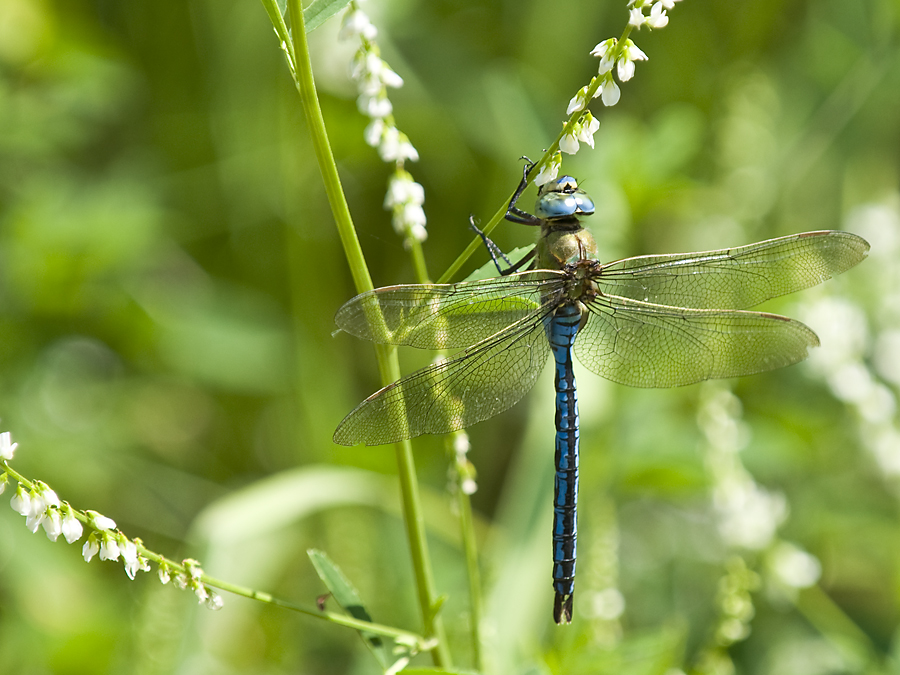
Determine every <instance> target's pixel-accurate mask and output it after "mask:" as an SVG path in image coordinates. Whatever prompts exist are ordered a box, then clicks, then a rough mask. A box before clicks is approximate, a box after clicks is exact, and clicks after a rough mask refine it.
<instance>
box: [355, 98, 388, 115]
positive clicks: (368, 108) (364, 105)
mask: <svg viewBox="0 0 900 675" xmlns="http://www.w3.org/2000/svg"><path fill="white" fill-rule="evenodd" d="M356 106H357V108H359V111H360V112H361V113H362V114H363V115H365V116H366V117H387V116H388V115H390V114H391V111H392V110H393V109H394V107H393V106H392V105H391V100H390V99H389V98H388V97H387V96H384V95H383V94H382V93H379V94H378V95H376V96H368V95H366V94H363V95H362V96H360V97H359V98H358V99H357V101H356Z"/></svg>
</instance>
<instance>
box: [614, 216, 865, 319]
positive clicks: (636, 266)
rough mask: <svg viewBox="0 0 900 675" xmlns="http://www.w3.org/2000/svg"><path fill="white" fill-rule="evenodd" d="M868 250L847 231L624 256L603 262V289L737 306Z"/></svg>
mask: <svg viewBox="0 0 900 675" xmlns="http://www.w3.org/2000/svg"><path fill="white" fill-rule="evenodd" d="M868 250H869V245H868V244H867V243H866V241H865V240H864V239H862V238H861V237H858V236H856V235H855V234H850V233H849V232H835V231H821V232H804V233H802V234H795V235H790V236H787V237H779V238H778V239H769V240H768V241H762V242H759V243H756V244H750V245H748V246H739V247H737V248H727V249H720V250H717V251H705V252H701V253H684V254H670V255H647V256H639V257H636V258H627V259H625V260H619V261H617V262H613V263H610V264H608V265H604V266H603V267H602V269H601V272H600V276H599V278H598V279H597V282H598V285H599V287H600V289H601V291H603V292H604V293H606V294H609V295H618V296H622V297H626V298H631V299H634V300H640V301H642V302H649V303H654V304H658V305H670V306H673V307H692V308H695V309H717V308H718V309H743V308H746V307H753V306H755V305H758V304H759V303H761V302H764V301H765V300H768V299H769V298H775V297H778V296H781V295H785V294H787V293H793V292H794V291H799V290H802V289H804V288H809V287H810V286H815V285H816V284H819V283H821V282H823V281H825V280H826V279H830V278H831V277H833V276H834V275H836V274H840V273H841V272H845V271H846V270H848V269H850V268H851V267H853V266H854V265H856V264H857V263H858V262H860V261H861V260H862V259H863V258H865V257H866V254H867V252H868Z"/></svg>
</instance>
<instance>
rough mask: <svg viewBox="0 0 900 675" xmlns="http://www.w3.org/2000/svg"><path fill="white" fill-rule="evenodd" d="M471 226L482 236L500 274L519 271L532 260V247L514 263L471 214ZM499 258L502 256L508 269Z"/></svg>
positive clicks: (504, 274)
mask: <svg viewBox="0 0 900 675" xmlns="http://www.w3.org/2000/svg"><path fill="white" fill-rule="evenodd" d="M469 227H471V228H472V230H474V232H475V234H477V235H478V236H479V237H481V241H482V242H484V246H485V248H486V249H487V250H488V253H489V254H490V255H491V260H493V261H494V266H495V267H496V268H497V271H498V272H499V273H500V276H506V275H507V274H512V273H513V272H518V271H519V270H520V269H522V267H523V266H524V265H525V264H526V263H528V262H531V260H532V259H533V258H534V249H532V250H531V251H529V252H528V253H527V254H526V255H525V256H524V257H523V258H522V259H521V260H519V261H518V262H517V263H515V264H513V263H512V261H511V260H510V259H509V258H507V257H506V254H505V253H504V252H503V251H501V250H500V247H499V246H497V244H495V243H494V242H493V240H492V239H491V238H490V237H488V236H487V235H486V234H485V233H484V231H482V230H481V229H480V228H479V227H478V226H477V225H476V224H475V218H474V217H472V216H469ZM498 258H502V259H503V262H505V263H506V264H507V267H506V269H503V268H502V267H501V266H500V261H499V260H498Z"/></svg>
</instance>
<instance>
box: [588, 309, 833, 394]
mask: <svg viewBox="0 0 900 675" xmlns="http://www.w3.org/2000/svg"><path fill="white" fill-rule="evenodd" d="M588 309H589V312H590V316H589V319H588V321H587V324H586V325H585V326H584V328H582V329H581V330H580V331H579V332H578V335H577V336H576V338H575V354H576V355H577V356H578V360H579V361H581V363H582V364H584V366H585V367H586V368H588V369H589V370H591V371H593V372H594V373H597V374H598V375H600V376H602V377H605V378H607V379H609V380H612V381H613V382H619V383H620V384H627V385H630V386H632V387H677V386H681V385H684V384H691V383H693V382H700V381H702V380H708V379H713V378H720V377H737V376H740V375H752V374H753V373H761V372H764V371H767V370H773V369H775V368H781V367H782V366H788V365H791V364H793V363H797V362H798V361H802V360H803V359H805V358H806V356H807V354H808V349H809V348H810V347H815V346H817V345H818V344H819V340H818V338H817V337H816V334H815V333H813V332H812V331H811V330H810V329H809V328H808V327H807V326H805V325H804V324H802V323H800V322H799V321H794V320H792V319H788V318H786V317H783V316H777V315H775V314H764V313H761V312H747V311H740V310H709V309H685V308H680V307H667V306H665V305H654V304H650V303H645V302H638V301H635V300H630V299H627V298H617V297H610V296H607V297H598V298H596V299H595V300H594V301H592V302H591V303H589V305H588Z"/></svg>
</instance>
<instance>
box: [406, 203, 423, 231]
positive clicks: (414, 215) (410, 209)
mask: <svg viewBox="0 0 900 675" xmlns="http://www.w3.org/2000/svg"><path fill="white" fill-rule="evenodd" d="M402 214H403V215H402V219H403V222H404V223H405V224H406V225H409V226H415V225H424V224H425V223H426V222H428V221H427V220H426V218H425V211H424V209H422V207H421V206H420V205H419V204H415V203H413V202H409V203H407V204H404V205H403V209H402Z"/></svg>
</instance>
